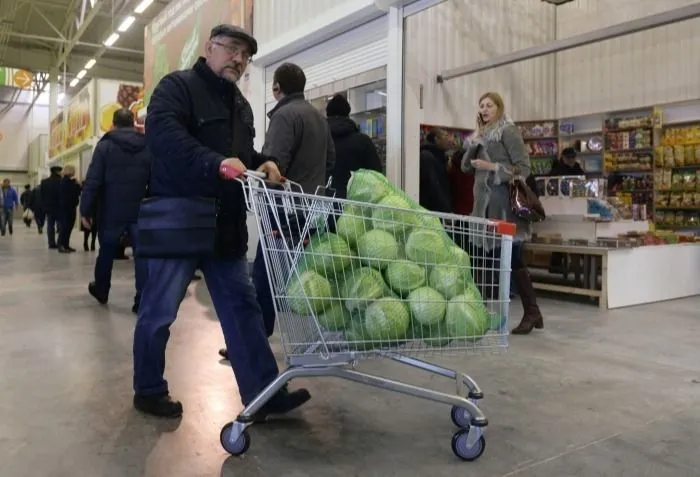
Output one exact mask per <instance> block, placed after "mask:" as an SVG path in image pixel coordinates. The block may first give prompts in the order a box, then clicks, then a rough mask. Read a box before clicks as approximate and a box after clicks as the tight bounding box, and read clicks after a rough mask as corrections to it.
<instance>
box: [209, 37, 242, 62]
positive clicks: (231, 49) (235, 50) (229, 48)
mask: <svg viewBox="0 0 700 477" xmlns="http://www.w3.org/2000/svg"><path fill="white" fill-rule="evenodd" d="M212 44H214V45H217V46H220V47H221V48H223V49H224V50H226V52H227V53H228V54H229V55H231V56H238V55H239V54H240V55H241V58H243V61H250V53H248V48H247V47H245V46H242V45H227V44H226V43H221V42H218V41H212Z"/></svg>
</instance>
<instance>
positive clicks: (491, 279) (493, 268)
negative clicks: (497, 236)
mask: <svg viewBox="0 0 700 477" xmlns="http://www.w3.org/2000/svg"><path fill="white" fill-rule="evenodd" d="M467 253H469V255H470V256H471V259H472V269H473V272H474V281H475V282H476V285H477V286H478V287H479V289H480V290H481V293H482V295H483V297H484V299H486V300H498V296H499V295H498V291H499V287H498V285H499V279H500V277H499V271H500V268H501V249H500V248H496V249H494V250H485V249H483V248H480V247H471V246H470V247H469V249H468V250H467ZM510 268H511V273H512V272H514V271H516V270H521V269H523V268H525V259H524V257H523V242H520V241H518V242H513V248H512V250H511V257H510Z"/></svg>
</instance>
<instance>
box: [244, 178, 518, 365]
mask: <svg viewBox="0 0 700 477" xmlns="http://www.w3.org/2000/svg"><path fill="white" fill-rule="evenodd" d="M244 189H245V191H246V200H247V205H248V207H249V208H250V209H251V210H252V211H253V213H254V214H255V217H256V220H257V221H258V223H259V232H260V237H259V239H260V242H261V248H262V251H263V256H264V260H265V264H266V267H267V271H268V278H269V282H270V283H269V284H270V288H271V291H272V296H273V298H274V305H275V311H276V314H277V320H278V323H279V329H280V333H281V341H282V347H283V350H284V353H285V356H286V358H287V360H288V362H290V363H294V362H297V363H299V362H302V361H299V360H303V359H304V358H309V357H312V356H313V357H315V358H314V359H324V360H328V359H332V358H336V357H339V356H345V357H347V356H351V357H352V359H360V358H369V357H373V356H381V355H382V354H383V352H385V351H387V350H393V351H395V352H398V353H400V354H402V355H417V354H428V353H431V354H438V353H439V354H444V353H447V352H455V351H459V352H467V351H484V350H502V349H504V348H506V347H507V345H508V328H507V325H508V306H509V289H510V253H511V245H512V238H511V235H512V230H511V228H512V226H511V225H510V224H506V223H502V222H494V221H489V220H484V219H478V218H473V217H463V216H457V215H452V214H438V213H433V212H428V211H423V210H416V209H413V208H409V207H407V206H406V204H403V203H401V201H400V197H398V196H397V197H396V198H395V200H394V203H385V204H372V203H365V202H357V201H351V200H343V199H337V198H334V197H332V195H331V194H329V193H328V189H319V190H318V191H317V193H316V194H305V193H303V192H300V191H299V190H300V188H298V187H297V186H296V185H295V184H294V183H291V182H286V183H285V185H284V186H282V187H278V188H272V187H270V186H268V185H267V184H266V183H265V181H264V180H261V179H260V178H258V177H255V176H249V177H248V178H247V179H246V181H245V183H244Z"/></svg>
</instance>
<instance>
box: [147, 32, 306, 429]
mask: <svg viewBox="0 0 700 477" xmlns="http://www.w3.org/2000/svg"><path fill="white" fill-rule="evenodd" d="M205 51H206V57H204V58H199V60H198V61H197V63H196V64H195V65H194V67H193V68H192V69H190V70H185V71H177V72H174V73H170V74H168V75H166V76H165V77H163V79H161V80H160V82H159V83H158V85H157V86H156V88H155V90H154V91H153V95H152V96H151V100H150V103H149V105H148V115H147V117H146V142H147V144H148V147H149V149H150V151H151V153H152V155H153V157H152V160H153V166H152V168H151V179H150V183H149V196H150V198H151V200H152V201H153V200H155V199H160V203H162V204H163V203H164V204H166V205H165V206H164V207H169V206H168V205H167V204H170V203H171V202H173V203H174V202H177V203H178V204H181V206H182V207H188V206H189V205H188V204H193V202H192V201H190V200H189V199H190V198H192V199H194V198H197V197H205V198H212V199H214V200H215V201H216V204H217V213H216V217H215V220H216V231H215V235H216V240H215V242H216V252H215V254H214V255H213V256H211V255H207V256H204V257H202V256H199V255H193V256H189V255H185V256H183V257H180V258H158V257H150V256H149V258H148V259H147V261H148V280H147V281H146V284H145V286H144V289H143V294H142V296H141V304H140V306H139V311H138V313H139V315H138V321H137V323H136V329H135V330H134V391H135V396H134V406H135V407H136V408H137V409H139V410H140V411H142V412H145V413H148V414H153V415H157V416H162V417H178V416H180V415H181V414H182V404H181V403H180V402H177V401H174V400H172V399H171V398H170V394H169V390H168V383H167V382H166V381H165V379H163V371H164V369H165V348H166V344H167V342H168V337H169V334H170V333H169V329H170V325H171V324H172V323H173V322H174V321H175V317H176V316H177V312H178V309H179V307H180V302H181V301H182V299H183V297H184V296H185V292H186V290H187V286H188V285H189V283H190V281H191V280H192V276H193V274H194V272H195V270H196V269H199V270H201V271H202V273H203V275H204V278H205V280H206V284H207V288H208V289H209V293H210V295H211V298H212V301H213V303H214V308H215V309H216V312H217V315H218V317H219V321H220V322H221V327H222V329H223V333H224V340H225V342H226V346H227V347H228V349H229V350H230V356H229V358H230V360H231V365H232V368H233V372H234V373H235V375H236V379H237V381H238V389H239V391H240V395H241V400H242V402H243V405H245V406H247V405H248V404H250V403H251V401H252V400H253V399H255V398H256V397H257V396H258V395H259V393H260V392H261V391H262V390H263V389H264V388H265V387H266V386H267V385H269V384H270V383H271V382H272V381H273V380H275V379H276V378H277V376H278V373H279V370H278V367H277V362H276V360H275V357H274V355H273V354H272V350H271V349H270V344H269V342H268V340H267V337H266V336H265V329H264V327H263V320H262V316H261V314H260V306H259V305H258V303H257V300H256V297H255V289H254V288H253V285H252V283H251V281H250V276H249V273H248V261H247V260H246V250H247V243H248V231H247V226H246V218H247V213H246V205H245V198H244V195H243V190H242V187H241V185H240V184H239V183H238V182H236V181H232V180H228V179H230V178H231V177H232V175H233V174H232V173H234V172H235V173H237V174H240V173H243V172H245V171H246V170H247V169H251V168H258V170H260V171H262V172H264V173H266V174H267V176H268V178H269V179H270V180H272V181H274V180H279V179H280V172H279V169H278V167H277V164H276V163H275V162H273V161H270V160H269V159H268V158H266V157H264V156H261V155H259V154H256V153H255V151H254V150H253V137H254V134H255V130H254V127H253V123H254V121H253V111H252V109H251V107H250V105H249V103H248V101H247V100H246V99H245V98H244V97H243V94H242V93H241V91H240V90H239V89H238V87H237V86H236V82H237V81H238V80H239V79H240V78H241V76H242V75H243V73H244V71H245V69H246V68H247V66H248V62H249V61H250V57H251V56H252V55H254V54H255V53H256V52H257V42H256V41H255V39H254V38H253V37H252V36H251V35H249V34H248V33H247V32H245V30H243V29H242V28H239V27H237V26H233V25H219V26H217V27H214V29H213V30H212V31H211V34H210V38H209V40H208V41H207V42H206V46H205ZM170 198H172V199H176V200H174V201H169V200H168V199H170ZM173 207H174V205H173ZM192 207H194V205H192ZM143 208H144V206H143V205H142V210H143ZM166 210H167V209H166ZM174 212H177V211H174ZM163 214H164V215H163V217H162V220H163V221H170V222H172V221H173V220H176V219H177V220H178V221H180V222H179V223H178V226H179V227H181V228H182V227H184V228H185V229H186V231H187V230H189V229H188V227H190V228H191V230H195V229H197V227H198V223H182V218H183V217H184V214H176V215H177V216H176V217H171V215H173V214H170V213H169V212H163ZM168 214H170V215H168ZM140 244H141V249H142V250H143V249H144V244H143V242H141V243H140ZM150 245H151V248H152V249H156V248H158V244H155V243H154V244H150ZM163 246H168V247H171V248H172V246H173V244H163ZM176 246H178V247H179V246H180V244H176ZM183 249H184V245H183ZM309 398H310V394H309V392H308V391H306V390H304V389H301V390H298V391H295V392H291V391H289V390H288V389H287V387H286V386H283V387H282V388H281V389H279V391H277V392H276V393H275V394H274V395H273V396H272V397H271V398H270V399H269V400H268V401H267V402H266V403H265V404H264V405H263V407H262V408H261V409H260V410H259V411H258V413H257V414H256V416H255V417H256V419H260V418H263V417H264V416H266V415H268V414H279V413H286V412H288V411H291V410H292V409H295V408H297V407H299V406H301V405H302V404H303V403H305V402H306V401H308V399H309Z"/></svg>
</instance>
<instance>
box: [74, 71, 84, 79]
mask: <svg viewBox="0 0 700 477" xmlns="http://www.w3.org/2000/svg"><path fill="white" fill-rule="evenodd" d="M86 74H87V70H80V73H78V74H77V75H75V77H76V78H78V79H79V80H81V79H83V77H85V75H86Z"/></svg>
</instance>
